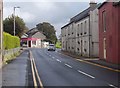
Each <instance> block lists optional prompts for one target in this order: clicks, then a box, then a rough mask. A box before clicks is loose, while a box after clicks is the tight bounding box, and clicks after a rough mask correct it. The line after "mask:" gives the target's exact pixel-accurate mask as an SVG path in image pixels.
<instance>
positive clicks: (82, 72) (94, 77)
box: [77, 70, 95, 79]
mask: <svg viewBox="0 0 120 88" xmlns="http://www.w3.org/2000/svg"><path fill="white" fill-rule="evenodd" d="M77 71H78V72H79V73H82V74H84V75H86V76H88V77H90V78H92V79H94V78H95V77H94V76H91V75H89V74H87V73H85V72H83V71H80V70H77Z"/></svg>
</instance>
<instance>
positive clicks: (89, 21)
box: [89, 14, 91, 57]
mask: <svg viewBox="0 0 120 88" xmlns="http://www.w3.org/2000/svg"><path fill="white" fill-rule="evenodd" d="M90 27H91V26H90V14H89V57H90V36H91V34H90V30H91V28H90Z"/></svg>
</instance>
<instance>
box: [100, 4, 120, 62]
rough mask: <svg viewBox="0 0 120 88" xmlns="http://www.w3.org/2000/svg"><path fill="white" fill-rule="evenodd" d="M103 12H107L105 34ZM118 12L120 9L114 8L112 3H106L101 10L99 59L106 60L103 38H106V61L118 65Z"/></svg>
mask: <svg viewBox="0 0 120 88" xmlns="http://www.w3.org/2000/svg"><path fill="white" fill-rule="evenodd" d="M103 11H106V26H107V29H106V32H104V30H103V25H102V12H103ZM118 11H120V9H119V8H118V7H114V6H113V3H112V2H109V3H105V4H104V5H103V6H102V7H101V8H100V9H99V57H100V59H104V52H103V38H106V50H107V52H106V53H107V58H106V61H108V62H111V63H118V62H119V61H118V59H120V58H119V57H120V55H119V52H118V50H120V49H119V48H118V45H119V44H120V42H119V44H118V39H120V30H118V18H119V17H118V16H119V14H118ZM119 13H120V12H119ZM118 33H119V35H118ZM119 63H120V62H119Z"/></svg>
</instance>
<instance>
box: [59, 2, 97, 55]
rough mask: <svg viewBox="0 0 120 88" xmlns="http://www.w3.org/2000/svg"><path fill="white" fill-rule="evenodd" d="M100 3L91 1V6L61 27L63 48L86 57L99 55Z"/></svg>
mask: <svg viewBox="0 0 120 88" xmlns="http://www.w3.org/2000/svg"><path fill="white" fill-rule="evenodd" d="M97 7H98V5H97V3H94V2H91V3H90V7H89V8H87V9H86V10H84V11H83V12H81V13H79V14H77V15H76V16H74V17H73V18H71V19H70V22H69V23H68V24H66V25H65V26H63V27H62V28H61V34H62V50H65V51H69V52H72V53H75V54H78V55H81V56H84V57H98V53H99V47H98V45H99V39H98V38H99V36H98V9H97Z"/></svg>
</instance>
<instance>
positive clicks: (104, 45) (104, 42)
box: [103, 38, 106, 59]
mask: <svg viewBox="0 0 120 88" xmlns="http://www.w3.org/2000/svg"><path fill="white" fill-rule="evenodd" d="M103 48H104V49H103V50H104V59H106V38H104V40H103Z"/></svg>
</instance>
